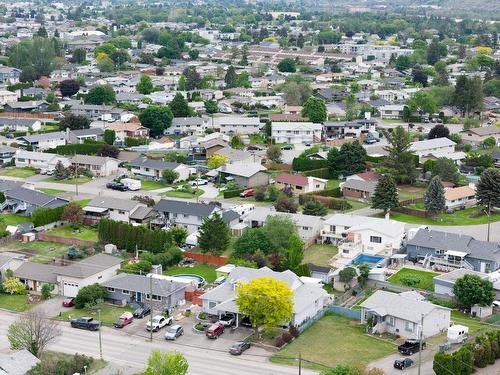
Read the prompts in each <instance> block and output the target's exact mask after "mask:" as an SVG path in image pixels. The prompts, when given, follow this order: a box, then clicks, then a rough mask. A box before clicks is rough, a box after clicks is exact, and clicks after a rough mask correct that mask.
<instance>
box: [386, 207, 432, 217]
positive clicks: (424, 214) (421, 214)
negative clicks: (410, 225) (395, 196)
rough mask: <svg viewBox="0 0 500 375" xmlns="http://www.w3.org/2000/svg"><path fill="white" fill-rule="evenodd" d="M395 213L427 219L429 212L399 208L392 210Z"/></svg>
mask: <svg viewBox="0 0 500 375" xmlns="http://www.w3.org/2000/svg"><path fill="white" fill-rule="evenodd" d="M392 210H393V211H395V212H400V213H402V214H407V215H413V216H417V217H427V216H428V214H427V211H422V210H418V209H416V208H410V207H397V208H393V209H392Z"/></svg>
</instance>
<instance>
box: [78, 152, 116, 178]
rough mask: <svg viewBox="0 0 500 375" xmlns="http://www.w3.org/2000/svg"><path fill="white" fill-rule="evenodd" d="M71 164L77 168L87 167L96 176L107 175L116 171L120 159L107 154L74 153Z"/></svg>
mask: <svg viewBox="0 0 500 375" xmlns="http://www.w3.org/2000/svg"><path fill="white" fill-rule="evenodd" d="M71 164H72V165H74V166H75V167H77V168H79V169H82V168H83V169H87V170H89V171H90V172H92V174H93V175H94V176H96V177H107V176H110V175H112V174H115V173H116V172H118V166H119V165H120V160H118V159H114V158H110V157H108V156H106V157H103V156H92V155H75V156H73V157H72V158H71Z"/></svg>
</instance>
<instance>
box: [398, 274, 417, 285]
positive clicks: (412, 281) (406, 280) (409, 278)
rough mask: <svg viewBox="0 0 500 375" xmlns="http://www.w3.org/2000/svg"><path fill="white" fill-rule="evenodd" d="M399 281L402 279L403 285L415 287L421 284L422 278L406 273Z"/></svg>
mask: <svg viewBox="0 0 500 375" xmlns="http://www.w3.org/2000/svg"><path fill="white" fill-rule="evenodd" d="M399 281H401V284H403V285H406V286H409V287H414V286H417V285H418V284H420V282H421V281H422V279H421V278H420V277H419V276H417V275H404V276H401V277H400V278H399Z"/></svg>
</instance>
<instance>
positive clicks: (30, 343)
mask: <svg viewBox="0 0 500 375" xmlns="http://www.w3.org/2000/svg"><path fill="white" fill-rule="evenodd" d="M60 335H61V330H60V329H59V323H58V322H57V321H55V320H52V319H48V318H47V317H46V316H45V315H44V314H43V312H42V311H40V310H37V309H33V310H29V311H28V312H25V313H24V314H23V315H21V316H20V317H19V318H18V320H17V321H16V322H14V323H12V324H11V325H10V326H9V329H8V331H7V338H8V340H9V344H10V348H11V349H12V350H22V349H26V350H28V351H29V352H30V353H31V354H33V355H34V356H35V357H40V355H41V354H42V353H43V351H44V350H45V348H46V347H47V345H48V344H49V343H50V342H51V341H53V340H54V339H56V338H57V337H58V336H60Z"/></svg>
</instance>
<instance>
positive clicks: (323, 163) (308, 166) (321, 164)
mask: <svg viewBox="0 0 500 375" xmlns="http://www.w3.org/2000/svg"><path fill="white" fill-rule="evenodd" d="M327 166H328V161H327V160H314V159H309V158H305V157H298V158H294V159H293V162H292V167H293V170H294V171H299V172H302V171H310V170H314V169H320V168H326V167H327Z"/></svg>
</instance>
